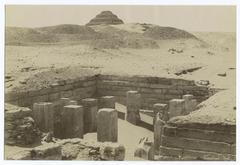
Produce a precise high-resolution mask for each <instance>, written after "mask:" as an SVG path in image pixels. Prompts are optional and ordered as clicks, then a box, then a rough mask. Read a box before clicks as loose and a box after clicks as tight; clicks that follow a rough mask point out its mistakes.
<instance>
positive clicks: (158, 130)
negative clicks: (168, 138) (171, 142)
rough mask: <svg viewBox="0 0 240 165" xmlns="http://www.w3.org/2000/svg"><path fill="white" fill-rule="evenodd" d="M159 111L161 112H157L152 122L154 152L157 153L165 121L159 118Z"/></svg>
mask: <svg viewBox="0 0 240 165" xmlns="http://www.w3.org/2000/svg"><path fill="white" fill-rule="evenodd" d="M160 113H161V112H158V113H157V115H156V120H155V123H154V150H155V154H157V155H158V154H159V147H160V145H161V142H162V135H163V127H164V125H165V121H164V120H162V119H161V118H160V116H162V115H161V114H160Z"/></svg>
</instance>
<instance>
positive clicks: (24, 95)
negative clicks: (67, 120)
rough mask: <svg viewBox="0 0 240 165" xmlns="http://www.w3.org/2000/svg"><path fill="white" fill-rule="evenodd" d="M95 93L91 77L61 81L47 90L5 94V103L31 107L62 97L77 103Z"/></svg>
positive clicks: (94, 84) (93, 77) (93, 80)
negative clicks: (37, 103)
mask: <svg viewBox="0 0 240 165" xmlns="http://www.w3.org/2000/svg"><path fill="white" fill-rule="evenodd" d="M95 93H96V77H95V76H92V77H82V78H78V79H71V80H62V81H59V82H57V83H55V84H52V85H51V86H50V87H48V88H43V89H39V90H32V91H23V92H16V91H12V92H10V93H7V94H5V102H8V103H11V104H14V105H18V106H22V107H32V105H33V104H34V103H36V102H54V101H57V100H59V99H60V98H63V97H67V98H70V99H72V100H77V101H79V100H81V99H83V98H87V97H92V96H94V95H95Z"/></svg>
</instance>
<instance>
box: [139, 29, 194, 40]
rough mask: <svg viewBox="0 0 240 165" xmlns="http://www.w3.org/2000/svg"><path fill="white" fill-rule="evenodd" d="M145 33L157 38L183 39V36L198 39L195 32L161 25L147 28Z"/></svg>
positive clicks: (147, 35)
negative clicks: (191, 32)
mask: <svg viewBox="0 0 240 165" xmlns="http://www.w3.org/2000/svg"><path fill="white" fill-rule="evenodd" d="M143 35H144V36H146V37H150V38H153V39H156V40H165V39H181V38H195V39H197V38H196V37H195V36H194V35H193V34H190V33H188V32H186V31H184V30H180V29H177V28H173V27H160V26H153V27H150V28H147V29H146V31H145V32H144V33H143Z"/></svg>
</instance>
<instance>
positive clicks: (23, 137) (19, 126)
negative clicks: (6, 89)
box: [4, 104, 41, 145]
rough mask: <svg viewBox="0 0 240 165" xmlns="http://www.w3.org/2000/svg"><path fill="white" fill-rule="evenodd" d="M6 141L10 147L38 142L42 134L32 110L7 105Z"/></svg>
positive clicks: (5, 117) (5, 116)
mask: <svg viewBox="0 0 240 165" xmlns="http://www.w3.org/2000/svg"><path fill="white" fill-rule="evenodd" d="M4 119H5V124H4V126H5V127H4V139H5V144H9V145H28V144H32V143H34V142H36V140H38V138H39V136H40V134H41V132H40V131H39V130H38V128H37V126H36V124H35V122H34V120H33V118H32V110H30V109H29V108H24V107H17V106H14V105H11V104H5V114H4Z"/></svg>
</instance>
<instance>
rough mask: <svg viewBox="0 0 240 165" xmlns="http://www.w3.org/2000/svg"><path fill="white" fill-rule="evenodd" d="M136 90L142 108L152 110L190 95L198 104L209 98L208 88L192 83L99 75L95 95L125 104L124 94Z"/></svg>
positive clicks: (158, 78) (165, 79) (164, 79)
mask: <svg viewBox="0 0 240 165" xmlns="http://www.w3.org/2000/svg"><path fill="white" fill-rule="evenodd" d="M130 90H136V91H138V92H139V93H140V94H141V98H142V101H141V104H142V108H152V106H153V104H155V103H167V104H168V102H169V100H171V99H181V98H182V95H184V94H192V95H194V98H195V99H197V101H198V103H200V102H202V101H203V100H205V99H207V98H208V97H209V93H208V88H207V87H204V86H197V85H195V83H194V81H189V80H183V79H171V78H161V77H146V76H145V77H144V76H112V75H99V77H98V79H97V95H98V96H103V95H113V96H116V98H117V101H118V102H120V103H123V104H125V103H126V92H127V91H130Z"/></svg>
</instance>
